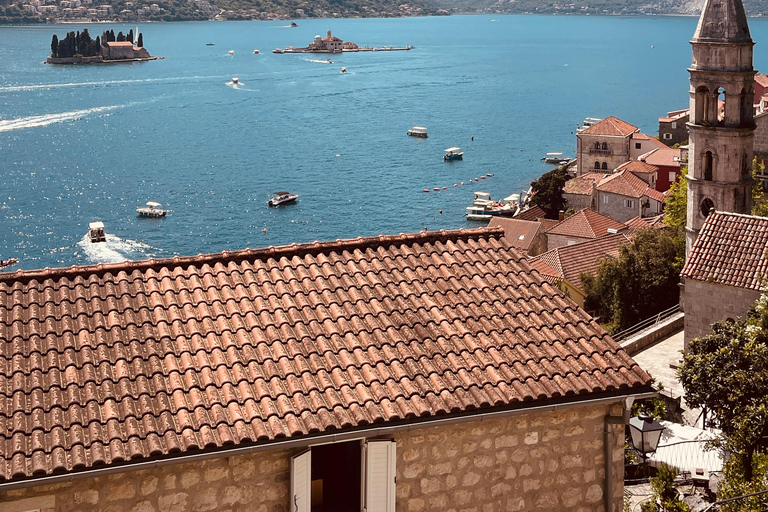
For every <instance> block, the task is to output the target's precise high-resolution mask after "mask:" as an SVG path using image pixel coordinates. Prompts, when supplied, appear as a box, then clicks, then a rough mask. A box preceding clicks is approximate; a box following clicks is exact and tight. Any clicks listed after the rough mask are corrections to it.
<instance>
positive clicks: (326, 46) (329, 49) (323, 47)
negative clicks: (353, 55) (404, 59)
mask: <svg viewBox="0 0 768 512" xmlns="http://www.w3.org/2000/svg"><path fill="white" fill-rule="evenodd" d="M413 48H414V47H413V46H411V45H409V44H406V45H405V46H381V47H372V46H358V45H357V44H355V43H353V42H352V41H343V40H341V39H339V38H338V37H336V36H334V35H332V34H331V31H330V29H329V30H328V33H327V35H326V36H325V37H321V36H319V35H316V36H315V38H314V39H313V40H312V42H311V43H309V44H308V45H307V46H306V47H304V48H294V47H293V46H286V47H285V48H275V49H274V50H272V53H342V52H393V51H400V50H413Z"/></svg>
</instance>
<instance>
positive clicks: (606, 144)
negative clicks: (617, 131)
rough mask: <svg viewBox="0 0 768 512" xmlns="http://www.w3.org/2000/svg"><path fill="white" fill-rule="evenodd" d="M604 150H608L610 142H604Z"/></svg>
mask: <svg viewBox="0 0 768 512" xmlns="http://www.w3.org/2000/svg"><path fill="white" fill-rule="evenodd" d="M603 151H608V143H607V142H603Z"/></svg>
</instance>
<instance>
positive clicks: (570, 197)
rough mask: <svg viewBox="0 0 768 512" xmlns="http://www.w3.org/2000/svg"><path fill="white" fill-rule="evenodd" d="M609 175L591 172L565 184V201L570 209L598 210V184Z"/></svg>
mask: <svg viewBox="0 0 768 512" xmlns="http://www.w3.org/2000/svg"><path fill="white" fill-rule="evenodd" d="M605 176H607V174H604V173H597V172H589V173H586V174H581V175H579V176H575V177H573V178H571V179H569V180H568V181H566V182H565V185H564V186H563V199H565V201H566V205H567V207H568V208H569V209H573V210H583V209H584V208H589V209H590V210H597V184H598V183H599V182H600V181H601V180H602V179H603V178H604V177H605Z"/></svg>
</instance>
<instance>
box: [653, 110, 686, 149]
mask: <svg viewBox="0 0 768 512" xmlns="http://www.w3.org/2000/svg"><path fill="white" fill-rule="evenodd" d="M687 123H688V109H687V108H684V109H682V110H673V111H672V112H667V115H666V116H664V117H660V118H659V140H660V141H662V142H663V143H664V144H667V145H668V146H674V145H675V144H681V143H683V142H685V141H687V140H688V125H687Z"/></svg>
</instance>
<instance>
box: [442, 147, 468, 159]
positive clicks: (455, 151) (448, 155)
mask: <svg viewBox="0 0 768 512" xmlns="http://www.w3.org/2000/svg"><path fill="white" fill-rule="evenodd" d="M463 159H464V152H463V151H461V148H459V147H456V146H453V147H450V148H448V149H446V150H445V154H444V155H443V160H444V161H446V162H448V161H451V160H463Z"/></svg>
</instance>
